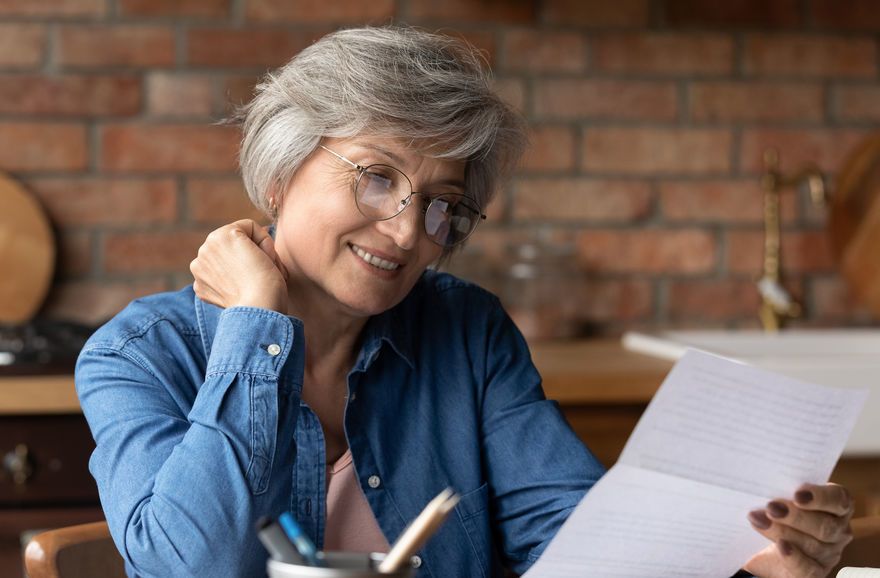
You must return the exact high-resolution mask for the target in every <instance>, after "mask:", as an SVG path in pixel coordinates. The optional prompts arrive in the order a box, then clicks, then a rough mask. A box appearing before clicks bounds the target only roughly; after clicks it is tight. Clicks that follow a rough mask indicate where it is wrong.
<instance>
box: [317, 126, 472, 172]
mask: <svg viewBox="0 0 880 578" xmlns="http://www.w3.org/2000/svg"><path fill="white" fill-rule="evenodd" d="M417 144H418V143H415V142H413V141H412V140H411V139H393V138H388V137H371V136H369V135H359V136H355V137H351V138H348V139H328V146H332V145H336V146H342V147H344V148H346V149H347V150H349V151H350V152H351V153H354V152H356V151H363V152H368V153H371V154H372V155H375V156H376V158H378V159H379V161H380V162H387V163H388V164H391V165H394V166H395V167H396V168H399V169H402V170H409V171H419V172H421V171H427V172H429V173H431V174H437V175H441V174H442V175H444V176H448V177H449V176H457V177H460V178H463V176H464V170H465V166H466V161H465V160H463V159H443V158H436V157H432V156H429V155H426V154H424V153H423V152H421V150H420V149H419V147H418V146H417Z"/></svg>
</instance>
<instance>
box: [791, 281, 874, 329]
mask: <svg viewBox="0 0 880 578" xmlns="http://www.w3.org/2000/svg"><path fill="white" fill-rule="evenodd" d="M810 286H811V295H812V299H811V301H810V303H811V307H810V310H809V311H808V312H807V313H808V314H809V316H810V317H811V318H815V319H820V320H823V321H836V322H841V323H852V322H860V323H865V322H868V321H871V313H870V311H869V310H868V309H867V308H866V307H865V306H864V305H862V304H861V303H859V300H858V299H857V298H856V296H855V294H854V293H853V292H852V291H851V290H850V288H849V286H847V284H846V283H845V282H844V281H843V279H842V278H841V277H840V276H838V275H834V276H833V277H819V278H814V279H812V281H811V283H810Z"/></svg>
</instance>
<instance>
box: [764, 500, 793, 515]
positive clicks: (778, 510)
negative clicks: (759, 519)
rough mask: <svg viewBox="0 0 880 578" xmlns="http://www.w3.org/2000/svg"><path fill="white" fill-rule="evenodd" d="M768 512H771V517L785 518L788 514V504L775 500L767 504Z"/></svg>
mask: <svg viewBox="0 0 880 578" xmlns="http://www.w3.org/2000/svg"><path fill="white" fill-rule="evenodd" d="M767 513H769V514H770V517H771V518H784V517H786V516H787V515H788V506H786V505H785V504H783V503H782V502H777V501H776V500H773V501H772V502H770V503H769V504H767Z"/></svg>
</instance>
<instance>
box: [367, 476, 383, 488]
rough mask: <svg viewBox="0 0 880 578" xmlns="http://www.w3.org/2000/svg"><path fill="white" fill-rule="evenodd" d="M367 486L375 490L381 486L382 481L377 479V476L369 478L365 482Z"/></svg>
mask: <svg viewBox="0 0 880 578" xmlns="http://www.w3.org/2000/svg"><path fill="white" fill-rule="evenodd" d="M367 484H368V485H369V486H370V487H371V488H373V489H374V490H375V489H376V488H378V487H379V486H380V485H381V484H382V480H381V479H379V476H370V478H369V479H368V480H367Z"/></svg>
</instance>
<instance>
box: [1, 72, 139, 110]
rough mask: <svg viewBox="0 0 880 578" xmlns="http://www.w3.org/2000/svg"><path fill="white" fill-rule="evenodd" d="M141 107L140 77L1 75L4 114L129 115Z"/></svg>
mask: <svg viewBox="0 0 880 578" xmlns="http://www.w3.org/2000/svg"><path fill="white" fill-rule="evenodd" d="M140 108H141V81H140V79H139V78H137V77H136V76H128V75H76V76H75V75H62V76H37V75H14V76H13V75H8V76H0V114H15V115H39V116H92V117H104V116H128V115H133V114H137V113H138V112H140Z"/></svg>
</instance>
